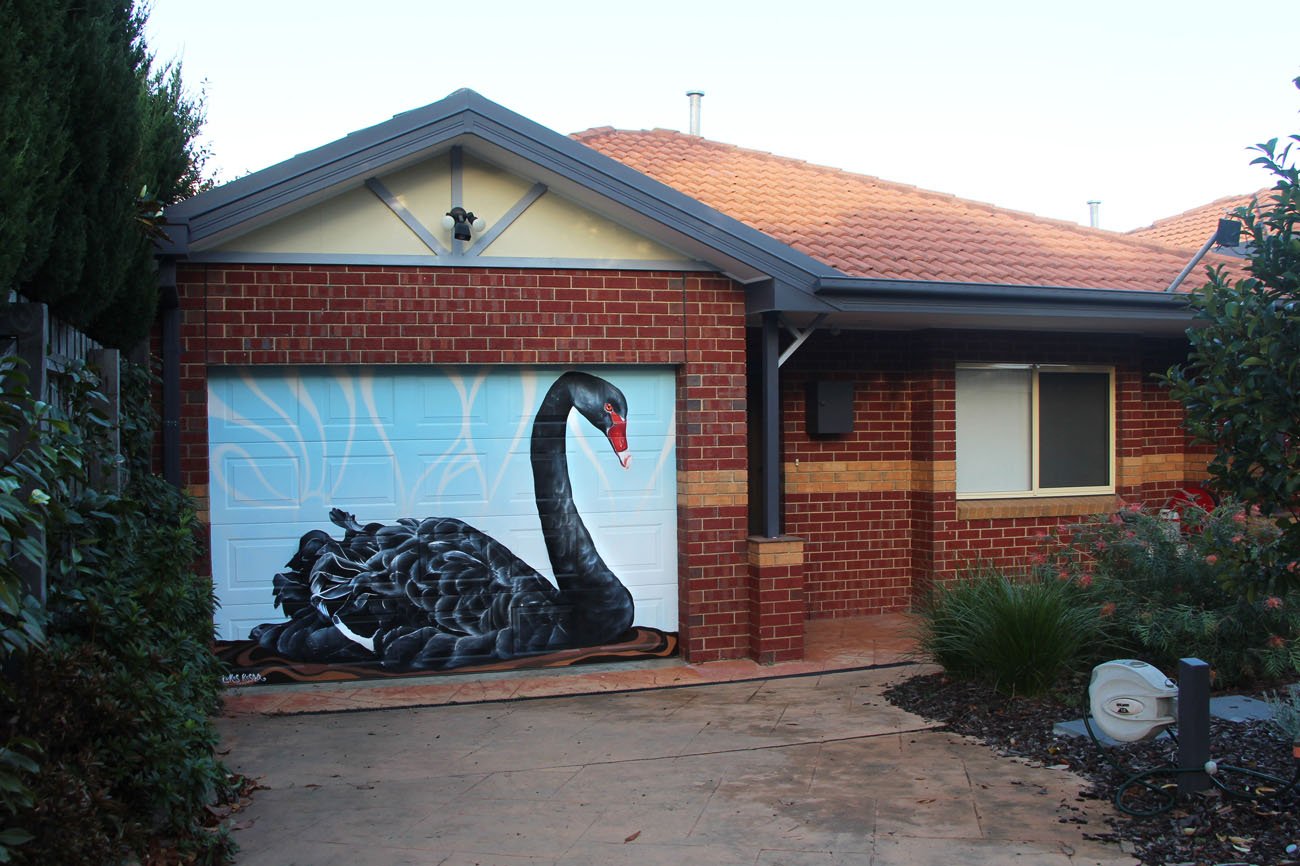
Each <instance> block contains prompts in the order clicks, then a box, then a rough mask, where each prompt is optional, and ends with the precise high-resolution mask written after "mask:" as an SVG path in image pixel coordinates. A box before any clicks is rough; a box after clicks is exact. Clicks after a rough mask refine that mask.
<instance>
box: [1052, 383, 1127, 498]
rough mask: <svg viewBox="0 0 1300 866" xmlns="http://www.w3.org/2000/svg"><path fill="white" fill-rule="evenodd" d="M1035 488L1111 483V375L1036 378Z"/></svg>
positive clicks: (1092, 485)
mask: <svg viewBox="0 0 1300 866" xmlns="http://www.w3.org/2000/svg"><path fill="white" fill-rule="evenodd" d="M1038 449H1039V450H1038V486H1039V487H1105V486H1106V485H1108V484H1110V376H1109V375H1108V374H1106V373H1046V372H1040V373H1039V374H1038Z"/></svg>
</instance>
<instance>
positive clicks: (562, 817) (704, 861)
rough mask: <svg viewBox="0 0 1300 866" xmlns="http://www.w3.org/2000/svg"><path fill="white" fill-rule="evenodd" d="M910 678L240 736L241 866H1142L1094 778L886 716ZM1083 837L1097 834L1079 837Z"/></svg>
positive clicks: (284, 725)
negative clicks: (245, 785)
mask: <svg viewBox="0 0 1300 866" xmlns="http://www.w3.org/2000/svg"><path fill="white" fill-rule="evenodd" d="M914 673H916V669H910V668H902V669H900V668H893V669H886V670H865V671H854V672H845V673H834V674H822V675H818V676H810V677H795V678H786V679H773V680H766V681H759V682H745V683H727V684H719V685H707V686H696V687H691V688H670V689H658V690H654V691H646V692H635V693H623V694H606V695H587V696H580V697H556V698H546V699H540V700H528V701H511V702H503V703H482V704H473V705H448V706H439V707H428V708H421V709H409V708H407V709H402V708H399V709H388V710H382V711H366V712H351V713H334V714H327V715H306V716H303V715H299V716H258V715H241V716H235V717H229V718H226V719H223V720H221V722H220V726H221V731H222V735H223V739H224V741H225V745H226V746H227V747H228V748H229V749H230V752H229V754H228V756H227V757H226V761H227V763H228V765H229V766H231V768H232V769H235V770H238V771H240V772H242V773H245V774H248V775H250V776H253V777H255V778H257V779H259V780H260V781H261V783H262V784H263V785H264V786H265V789H264V790H261V791H258V792H257V794H256V795H255V797H254V800H253V803H252V805H251V806H250V807H249V808H248V809H247V810H246V811H245V812H244V813H242V814H241V818H242V819H243V822H244V823H248V822H250V821H251V826H248V827H247V829H242V830H239V831H237V832H236V833H235V839H236V841H237V842H239V844H240V846H241V849H242V851H241V854H240V856H239V859H238V860H237V862H238V863H239V864H241V866H291V864H301V866H307V864H310V866H333V864H339V866H343V864H347V866H368V864H370V866H431V864H445V866H456V864H478V866H489V864H515V866H523V864H527V866H550V864H575V866H581V864H601V866H618V864H637V866H646V864H658V863H662V864H673V866H680V864H692V866H713V864H718V866H723V864H726V866H732V864H745V866H805V864H827V866H830V864H866V866H903V864H906V866H927V864H936V866H937V864H944V866H951V864H1003V863H1025V864H1035V866H1039V864H1044V866H1065V864H1095V866H1131V864H1133V863H1134V861H1133V859H1132V858H1130V857H1127V856H1124V855H1122V854H1121V853H1120V852H1119V850H1118V849H1117V848H1116V847H1114V846H1109V845H1103V844H1101V843H1098V842H1093V841H1087V840H1084V839H1083V833H1084V832H1085V831H1088V830H1092V831H1093V832H1098V831H1100V830H1102V820H1101V816H1102V815H1103V814H1104V812H1105V810H1106V807H1105V806H1104V805H1103V804H1099V803H1097V802H1095V801H1087V802H1084V801H1081V800H1079V799H1078V790H1079V787H1080V785H1079V781H1078V779H1077V778H1075V777H1074V776H1071V775H1069V774H1068V773H1064V772H1061V771H1052V770H1047V769H1042V768H1031V767H1027V766H1025V765H1023V764H1021V763H1018V762H1015V761H1012V760H1009V759H1006V758H999V757H997V756H995V755H994V754H993V753H992V752H991V751H990V750H989V749H987V748H985V747H984V746H982V745H979V744H976V743H973V742H970V741H967V740H964V739H963V738H960V737H956V736H954V735H951V734H948V733H944V732H938V731H935V730H933V727H934V726H933V725H932V724H931V723H928V722H926V721H925V720H922V719H920V718H918V717H916V716H913V715H910V714H908V713H905V712H903V711H901V710H899V709H897V708H896V707H893V706H891V705H889V704H888V703H887V702H885V701H884V700H883V698H882V697H881V696H880V692H881V689H882V687H883V686H884V685H885V684H886V683H888V682H890V681H893V680H896V679H899V678H902V677H905V676H909V675H911V674H914ZM1080 821H1086V822H1087V823H1086V824H1080V823H1078V822H1080Z"/></svg>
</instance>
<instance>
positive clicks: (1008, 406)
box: [957, 368, 1033, 493]
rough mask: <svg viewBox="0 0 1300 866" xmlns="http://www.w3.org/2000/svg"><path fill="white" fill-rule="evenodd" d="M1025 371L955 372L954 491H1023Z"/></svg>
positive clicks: (1028, 428) (1028, 421)
mask: <svg viewBox="0 0 1300 866" xmlns="http://www.w3.org/2000/svg"><path fill="white" fill-rule="evenodd" d="M1031 377H1032V371H1031V370H1027V369H1025V370H1001V369H978V368H970V369H958V370H957V491H958V492H959V493H976V492H978V493H994V492H998V491H1011V490H1028V489H1029V487H1030V485H1031V483H1032V476H1031V470H1032V463H1031V455H1030V451H1029V446H1030V437H1031V434H1032V429H1033V423H1032V416H1031V415H1030V411H1029V410H1030V405H1029V399H1030V393H1031V387H1030V385H1031V383H1032V378H1031Z"/></svg>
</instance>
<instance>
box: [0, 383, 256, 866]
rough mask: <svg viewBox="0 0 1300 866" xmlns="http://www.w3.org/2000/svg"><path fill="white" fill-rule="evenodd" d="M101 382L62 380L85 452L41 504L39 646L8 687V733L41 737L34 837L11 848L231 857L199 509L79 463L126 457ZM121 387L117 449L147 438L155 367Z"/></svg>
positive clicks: (171, 491) (27, 812) (139, 462)
mask: <svg viewBox="0 0 1300 866" xmlns="http://www.w3.org/2000/svg"><path fill="white" fill-rule="evenodd" d="M124 372H126V371H124ZM93 385H94V380H93V378H92V377H90V376H89V375H88V374H85V373H83V372H78V371H73V374H72V375H71V376H70V377H69V378H68V379H67V380H65V381H63V382H61V383H60V392H61V394H63V395H64V396H65V397H66V399H67V400H68V401H69V407H68V410H67V412H66V417H67V418H76V419H77V421H78V423H77V424H71V423H68V422H65V424H66V428H67V431H68V432H67V438H66V441H64V442H63V443H62V446H66V448H67V449H68V450H67V453H73V451H74V450H75V451H76V452H77V453H80V454H81V455H82V456H83V460H82V461H81V468H80V470H79V471H78V472H76V473H66V474H65V475H64V476H63V478H62V481H61V484H62V486H61V487H60V488H58V489H57V491H55V493H54V494H52V495H51V501H50V502H49V504H48V506H47V512H48V513H47V515H46V528H47V545H46V546H47V548H48V550H49V551H50V554H49V560H48V569H49V598H48V603H47V608H48V612H47V636H46V641H45V644H44V646H43V647H42V648H41V651H39V652H31V653H28V654H27V655H26V657H25V658H24V659H23V660H22V661H23V664H22V665H21V666H20V667H18V668H16V669H15V671H14V677H12V679H13V680H14V682H15V683H16V685H14V686H12V687H11V689H10V690H9V691H8V692H7V693H5V694H3V695H0V701H2V702H3V704H4V707H3V713H0V719H2V721H0V724H3V728H4V730H3V734H4V735H5V736H7V737H11V738H12V737H26V738H28V739H30V740H31V741H32V742H34V743H35V744H36V746H37V747H38V748H39V757H38V760H39V764H40V772H39V773H38V774H36V775H35V776H29V777H28V779H27V785H28V786H29V787H30V789H31V794H30V796H29V797H28V799H27V802H26V803H25V804H20V806H19V807H18V808H17V809H15V810H14V812H15V821H16V823H17V824H18V825H19V826H21V828H22V830H23V831H24V832H26V833H27V834H30V836H31V839H30V841H29V842H27V843H26V844H23V845H21V846H20V847H18V848H16V849H14V850H13V851H12V852H11V854H12V860H13V862H18V863H33V864H35V863H41V864H47V863H114V862H122V861H125V860H127V859H130V858H139V859H145V858H146V857H147V852H148V851H149V850H150V848H151V846H153V845H155V844H156V843H157V840H158V839H159V838H160V837H167V838H170V839H171V840H173V842H174V844H175V845H176V846H177V847H178V848H180V849H181V850H184V851H186V852H187V854H186V856H187V857H189V858H191V859H190V861H189V862H206V863H219V862H224V861H225V860H226V859H227V858H228V856H229V855H230V853H231V848H232V845H231V843H230V841H229V838H228V837H227V836H226V835H225V834H223V833H220V832H218V833H213V832H210V831H208V830H207V829H205V828H204V827H203V820H202V819H203V818H204V817H205V814H206V810H205V807H206V806H207V804H209V803H211V802H213V800H214V799H217V798H220V797H221V796H223V795H224V794H225V793H226V788H227V787H228V778H227V774H226V773H225V771H224V769H223V768H222V767H221V765H220V763H219V762H217V761H216V759H215V758H214V755H213V753H214V747H215V744H216V734H215V731H214V729H213V726H212V724H211V721H210V716H211V714H212V713H213V712H214V711H215V710H216V709H217V707H218V703H219V700H220V676H221V669H220V665H219V663H218V662H217V661H216V659H215V658H214V657H213V656H212V654H211V651H210V640H211V634H212V605H213V598H212V588H211V584H210V581H207V580H205V579H202V578H200V577H199V576H197V575H195V573H194V571H193V563H194V562H195V560H196V558H197V555H198V553H199V541H198V538H197V536H196V534H195V531H194V529H195V524H194V515H193V510H192V506H191V504H190V503H189V501H188V500H187V498H186V497H185V496H184V495H183V494H182V493H181V492H180V491H178V490H176V489H175V488H173V487H171V486H170V485H168V484H166V483H165V482H163V481H162V480H161V479H158V478H157V477H155V476H152V475H149V474H148V473H147V472H144V471H135V472H133V473H132V474H131V476H130V477H129V481H128V484H127V486H126V489H125V491H124V492H123V494H121V495H117V494H108V493H104V492H102V491H99V490H96V489H95V488H94V486H93V485H92V484H91V480H90V479H91V477H92V473H90V472H88V471H86V470H88V469H89V468H90V467H91V466H97V467H98V468H99V469H101V470H107V469H109V468H111V467H113V466H114V465H116V464H117V463H118V462H119V461H118V458H117V455H116V454H115V453H114V452H113V450H112V448H111V447H110V446H109V444H108V442H107V440H106V438H105V436H104V433H105V432H106V428H105V427H104V425H103V424H102V419H100V418H98V417H97V416H96V415H95V413H94V408H93V407H94V404H95V401H94V399H93V397H94V395H93V391H92V389H93ZM123 392H124V394H123V403H124V405H123V413H124V415H125V416H126V417H127V418H128V419H131V420H129V421H128V422H127V423H125V424H124V425H123V427H124V430H125V432H126V433H127V434H128V435H126V436H124V437H123V443H124V447H127V448H147V445H148V440H147V437H144V436H141V435H136V434H138V433H140V431H142V430H143V429H144V428H146V427H147V426H148V423H147V422H142V421H141V420H140V419H142V418H147V417H148V414H149V413H148V381H147V377H146V376H144V374H142V373H140V372H139V371H135V372H127V375H124V381H123ZM74 446H75V448H74ZM147 459H148V458H147V452H145V453H144V454H141V453H140V452H139V451H133V452H131V453H129V454H128V459H127V461H126V462H127V463H128V464H130V465H131V466H133V467H134V468H135V469H137V470H140V469H141V468H142V467H144V466H147ZM101 474H103V473H101ZM3 759H4V755H0V770H3V766H4V760H3ZM18 769H19V770H21V769H23V768H22V767H21V766H19V767H18Z"/></svg>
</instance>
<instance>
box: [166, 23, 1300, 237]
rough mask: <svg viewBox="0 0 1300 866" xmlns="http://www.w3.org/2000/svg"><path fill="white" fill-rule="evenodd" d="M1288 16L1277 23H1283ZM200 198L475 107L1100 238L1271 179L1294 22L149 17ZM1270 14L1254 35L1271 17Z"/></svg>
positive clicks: (1296, 31) (1290, 96) (1287, 97)
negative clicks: (406, 122)
mask: <svg viewBox="0 0 1300 866" xmlns="http://www.w3.org/2000/svg"><path fill="white" fill-rule="evenodd" d="M1287 8H1291V12H1286V11H1285V10H1286V9H1287ZM152 10H153V11H152V13H151V15H150V23H149V27H148V30H147V38H148V42H149V45H150V47H151V49H152V50H153V51H154V52H155V53H156V55H157V57H158V58H159V59H160V60H168V59H178V60H180V61H181V63H182V66H183V70H184V78H185V81H186V82H187V83H188V85H189V87H190V89H191V90H192V91H197V90H198V89H199V88H200V87H202V88H203V89H204V90H205V92H206V98H207V113H208V123H207V127H206V134H205V135H206V140H207V143H208V144H209V145H210V147H211V148H212V150H213V153H214V156H213V158H212V160H211V161H210V163H209V170H210V171H212V170H215V171H216V173H217V179H218V180H224V181H228V180H233V179H234V178H237V177H239V176H241V175H244V174H247V173H248V172H250V171H255V170H258V169H261V168H266V167H267V166H270V165H273V164H275V163H277V162H279V161H281V160H283V159H286V158H288V157H290V156H293V155H294V154H296V153H300V152H302V151H305V150H310V149H312V148H314V147H318V146H320V145H322V144H327V143H329V142H331V141H333V140H335V139H337V138H340V137H342V136H343V135H346V134H347V133H349V132H353V131H355V130H358V129H363V128H365V127H367V126H371V125H373V124H375V123H379V122H381V121H384V120H387V119H388V118H389V117H391V116H393V115H394V114H398V113H400V112H403V111H408V110H410V109H413V108H418V107H420V106H423V105H427V104H429V103H431V102H436V101H437V100H439V99H441V98H442V97H444V96H446V95H447V94H449V93H451V92H452V91H454V90H456V89H458V88H461V87H469V88H472V89H473V90H476V91H478V92H479V93H480V94H481V95H483V96H485V97H487V98H488V99H491V100H493V101H495V102H498V103H500V104H501V105H503V106H505V107H506V108H508V109H510V110H512V111H515V112H518V113H519V114H522V115H524V116H525V117H528V118H530V119H532V120H534V121H536V122H538V123H541V124H542V125H544V126H547V127H549V128H551V129H553V130H555V131H557V132H561V133H565V134H568V133H572V132H577V131H580V130H583V129H588V128H590V127H594V126H614V127H618V128H620V129H653V128H656V127H662V128H667V129H678V130H683V131H685V129H686V126H687V122H688V118H689V103H688V100H687V98H686V96H685V93H686V91H687V90H690V89H696V88H698V89H700V90H703V91H704V92H705V94H706V95H705V97H704V101H703V111H702V123H701V131H702V133H703V135H704V136H705V137H706V138H710V139H714V140H717V141H723V142H727V143H730V144H735V145H739V146H741V147H747V148H752V149H755V150H763V151H769V152H772V153H776V154H779V155H781V156H789V157H794V158H797V159H802V160H805V161H808V162H813V163H820V164H823V165H829V166H833V167H835V168H841V169H845V170H848V171H854V172H858V173H861V174H868V175H874V176H876V177H880V178H883V179H885V180H890V181H895V182H899V183H908V184H913V185H916V186H919V187H922V188H925V189H931V190H937V191H940V192H946V193H952V194H954V195H958V196H961V197H963V198H969V199H974V200H977V201H983V202H989V203H992V204H996V205H999V206H1002V207H1007V208H1013V209H1015V210H1022V211H1028V212H1031V213H1035V214H1039V215H1041V216H1047V217H1054V218H1057V219H1063V220H1069V221H1072V222H1079V223H1083V224H1086V223H1087V222H1088V206H1087V201H1088V200H1089V199H1100V200H1101V202H1102V204H1101V225H1102V227H1103V228H1107V229H1114V230H1118V231H1124V230H1127V229H1131V228H1136V227H1138V226H1143V225H1147V224H1148V223H1150V222H1152V221H1153V220H1155V219H1158V218H1160V217H1163V216H1171V215H1173V214H1176V213H1180V212H1182V211H1184V210H1187V209H1188V208H1192V207H1195V206H1197V205H1200V204H1204V203H1206V202H1209V201H1211V200H1213V199H1216V198H1219V197H1222V196H1226V195H1234V194H1238V193H1246V192H1252V191H1254V190H1256V189H1259V188H1260V187H1263V186H1269V185H1271V183H1272V181H1271V180H1270V179H1269V177H1268V176H1267V175H1266V174H1265V173H1264V172H1263V171H1262V170H1261V169H1259V168H1258V167H1254V166H1251V165H1249V162H1250V159H1251V158H1252V154H1250V153H1248V152H1247V148H1248V147H1249V146H1250V145H1251V144H1254V143H1256V142H1259V141H1263V140H1265V139H1268V138H1273V137H1278V138H1285V137H1286V136H1288V135H1290V134H1293V133H1296V132H1300V117H1297V111H1298V110H1300V91H1297V90H1296V89H1295V87H1294V86H1293V85H1292V84H1291V79H1293V78H1295V77H1296V76H1297V75H1300V54H1297V53H1296V52H1295V50H1294V48H1295V45H1296V37H1297V36H1298V35H1300V8H1294V7H1290V6H1288V4H1285V3H1283V4H1265V5H1254V6H1252V5H1249V4H1241V3H1236V4H1232V3H1227V4H1225V3H1224V2H1222V0H1126V2H1115V0H1073V2H1068V3H1066V2H1057V0H1030V2H1019V0H987V2H983V3H972V2H969V0H930V2H924V3H906V2H903V3H900V2H898V0H889V2H878V0H857V2H838V0H802V2H797V0H777V2H769V0H744V2H732V0H689V2H687V0H654V2H641V3H636V4H632V3H626V2H619V0H605V2H588V0H568V2H528V0H477V2H476V0H445V2H437V0H370V2H358V0H256V2H254V0H219V2H217V0H153V6H152ZM1266 16H1267V17H1266Z"/></svg>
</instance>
